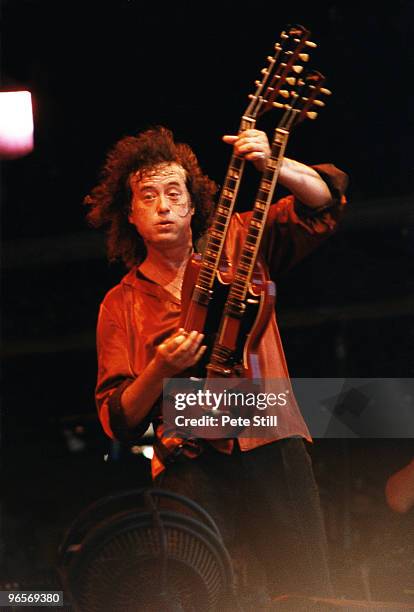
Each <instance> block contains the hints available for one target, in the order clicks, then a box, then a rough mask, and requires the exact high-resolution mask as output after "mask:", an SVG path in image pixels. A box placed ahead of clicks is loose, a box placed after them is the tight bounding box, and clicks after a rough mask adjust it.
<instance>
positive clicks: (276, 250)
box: [261, 164, 348, 279]
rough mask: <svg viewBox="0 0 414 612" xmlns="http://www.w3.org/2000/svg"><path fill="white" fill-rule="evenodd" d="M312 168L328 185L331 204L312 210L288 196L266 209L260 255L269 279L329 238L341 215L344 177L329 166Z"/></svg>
mask: <svg viewBox="0 0 414 612" xmlns="http://www.w3.org/2000/svg"><path fill="white" fill-rule="evenodd" d="M312 168H313V169H314V170H316V172H318V174H319V175H320V176H321V177H322V178H323V180H324V181H325V182H326V184H327V185H328V187H329V190H330V192H331V195H332V201H331V202H330V203H329V205H327V206H324V207H323V208H317V209H315V208H311V207H310V206H306V205H305V204H303V203H302V202H300V200H298V199H297V198H295V197H294V196H293V195H290V196H287V197H285V198H282V199H281V200H279V201H278V202H277V203H276V204H273V205H272V206H271V207H270V210H269V215H268V218H267V222H266V227H265V231H264V235H263V240H262V246H261V253H262V255H263V256H264V259H265V261H266V263H267V265H268V266H269V273H270V276H271V278H273V279H277V277H278V276H280V275H283V274H284V273H285V272H287V271H288V270H290V269H291V268H292V267H293V266H294V265H296V264H297V263H298V262H299V261H300V260H302V259H303V258H304V257H306V256H307V255H308V254H310V253H311V252H312V251H313V250H314V249H316V248H317V247H318V246H319V245H320V244H321V243H322V242H323V241H324V240H326V239H327V238H328V237H329V236H331V235H332V234H333V233H334V232H335V230H336V229H337V226H338V223H339V221H340V219H341V217H342V215H343V212H344V208H345V204H346V199H345V190H346V187H347V184H348V177H347V175H346V174H345V173H344V172H342V171H341V170H339V169H338V168H336V167H335V166H334V165H333V164H321V165H319V166H312Z"/></svg>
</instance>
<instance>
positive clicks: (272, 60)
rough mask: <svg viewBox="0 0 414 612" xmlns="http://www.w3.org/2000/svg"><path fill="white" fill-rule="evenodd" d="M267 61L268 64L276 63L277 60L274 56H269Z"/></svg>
mask: <svg viewBox="0 0 414 612" xmlns="http://www.w3.org/2000/svg"><path fill="white" fill-rule="evenodd" d="M267 61H268V62H274V61H275V58H274V57H273V55H268V56H267Z"/></svg>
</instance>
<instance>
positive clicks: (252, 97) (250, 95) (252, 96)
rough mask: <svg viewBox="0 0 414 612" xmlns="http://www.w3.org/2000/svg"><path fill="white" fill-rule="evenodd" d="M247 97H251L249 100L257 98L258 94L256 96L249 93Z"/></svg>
mask: <svg viewBox="0 0 414 612" xmlns="http://www.w3.org/2000/svg"><path fill="white" fill-rule="evenodd" d="M247 97H248V98H249V100H255V99H256V98H257V96H255V95H254V94H249V95H248V96H247Z"/></svg>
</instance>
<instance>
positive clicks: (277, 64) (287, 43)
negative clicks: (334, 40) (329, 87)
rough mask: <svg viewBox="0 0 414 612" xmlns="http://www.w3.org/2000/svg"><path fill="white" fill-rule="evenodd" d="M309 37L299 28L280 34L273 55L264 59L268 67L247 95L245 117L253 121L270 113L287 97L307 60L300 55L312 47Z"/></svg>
mask: <svg viewBox="0 0 414 612" xmlns="http://www.w3.org/2000/svg"><path fill="white" fill-rule="evenodd" d="M309 36H310V31H309V30H307V29H306V28H305V27H303V26H301V25H289V26H287V27H286V29H285V30H283V31H282V32H281V34H280V39H279V41H278V42H277V43H276V44H275V53H274V55H273V56H271V55H269V56H268V58H267V61H268V65H267V66H266V67H265V68H263V69H262V71H261V72H262V75H263V76H262V78H261V80H258V81H256V82H255V85H256V91H255V93H254V94H250V95H249V98H250V100H251V101H250V104H249V106H248V107H247V109H246V111H245V113H244V116H245V117H248V118H254V119H255V118H256V117H258V116H260V115H263V114H264V113H266V112H267V111H269V110H271V109H273V108H274V107H275V104H274V102H275V100H276V98H278V97H279V96H281V97H282V98H287V97H289V96H290V95H291V91H290V88H291V87H292V86H294V85H295V84H296V82H297V78H298V75H299V74H300V73H301V72H302V71H303V64H304V63H305V62H307V61H308V60H309V54H308V53H305V52H304V51H305V50H310V49H312V48H315V47H316V44H315V43H314V42H312V41H310V40H309Z"/></svg>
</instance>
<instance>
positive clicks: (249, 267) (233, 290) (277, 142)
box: [225, 128, 289, 317]
mask: <svg viewBox="0 0 414 612" xmlns="http://www.w3.org/2000/svg"><path fill="white" fill-rule="evenodd" d="M288 137H289V132H288V131H287V130H284V129H282V128H277V130H276V131H275V137H274V140H273V143H272V149H271V155H270V158H269V160H268V162H267V164H266V170H265V171H264V173H263V177H262V180H261V182H260V187H259V190H258V192H257V196H256V201H255V204H254V209H253V212H252V216H251V219H250V222H249V226H248V230H247V235H246V239H245V242H244V245H243V249H242V252H241V255H240V257H239V260H238V263H237V267H236V272H235V274H234V277H233V281H232V284H231V287H230V291H229V294H228V297H227V302H226V306H225V314H228V315H230V316H233V317H239V316H242V314H243V311H244V300H245V299H246V295H247V291H248V289H249V284H250V281H251V278H252V274H253V268H254V265H255V262H256V257H257V252H258V250H259V245H260V241H261V238H262V234H263V230H264V226H265V223H266V218H267V215H268V211H269V208H270V205H271V202H272V198H273V192H274V189H275V186H276V182H277V179H278V176H279V171H280V167H281V165H282V162H283V156H284V152H285V149H286V144H287V141H288Z"/></svg>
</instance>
